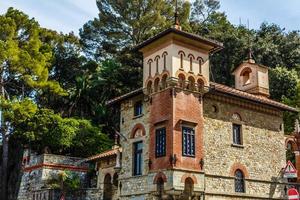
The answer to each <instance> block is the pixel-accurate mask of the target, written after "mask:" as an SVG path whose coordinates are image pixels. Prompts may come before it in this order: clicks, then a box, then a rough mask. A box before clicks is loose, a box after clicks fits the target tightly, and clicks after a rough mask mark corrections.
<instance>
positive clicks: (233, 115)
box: [231, 111, 243, 122]
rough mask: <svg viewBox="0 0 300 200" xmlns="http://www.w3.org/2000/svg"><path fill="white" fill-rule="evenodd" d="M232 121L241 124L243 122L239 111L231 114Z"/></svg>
mask: <svg viewBox="0 0 300 200" xmlns="http://www.w3.org/2000/svg"><path fill="white" fill-rule="evenodd" d="M235 118H237V119H235ZM231 119H232V120H234V121H241V122H242V121H243V118H242V115H241V114H240V113H239V112H238V111H232V112H231Z"/></svg>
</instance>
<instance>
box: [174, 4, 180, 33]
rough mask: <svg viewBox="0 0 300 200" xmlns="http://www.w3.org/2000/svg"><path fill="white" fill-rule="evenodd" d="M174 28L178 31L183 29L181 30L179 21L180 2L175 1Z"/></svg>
mask: <svg viewBox="0 0 300 200" xmlns="http://www.w3.org/2000/svg"><path fill="white" fill-rule="evenodd" d="M174 20H175V21H174V27H175V28H176V29H181V28H180V23H179V19H178V0H175V13H174Z"/></svg>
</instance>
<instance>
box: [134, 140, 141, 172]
mask: <svg viewBox="0 0 300 200" xmlns="http://www.w3.org/2000/svg"><path fill="white" fill-rule="evenodd" d="M133 162H134V163H133V175H134V176H137V175H142V170H143V142H136V143H134V144H133Z"/></svg>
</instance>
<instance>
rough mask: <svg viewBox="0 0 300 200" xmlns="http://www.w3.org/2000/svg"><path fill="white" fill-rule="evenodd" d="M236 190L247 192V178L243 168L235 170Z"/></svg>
mask: <svg viewBox="0 0 300 200" xmlns="http://www.w3.org/2000/svg"><path fill="white" fill-rule="evenodd" d="M235 192H245V179H244V174H243V172H242V171H241V170H236V171H235Z"/></svg>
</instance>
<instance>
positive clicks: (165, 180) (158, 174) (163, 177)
mask: <svg viewBox="0 0 300 200" xmlns="http://www.w3.org/2000/svg"><path fill="white" fill-rule="evenodd" d="M159 179H162V180H163V181H164V182H167V177H166V175H165V174H164V173H163V172H158V173H157V174H156V176H155V177H154V180H153V184H157V183H158V180H159Z"/></svg>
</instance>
